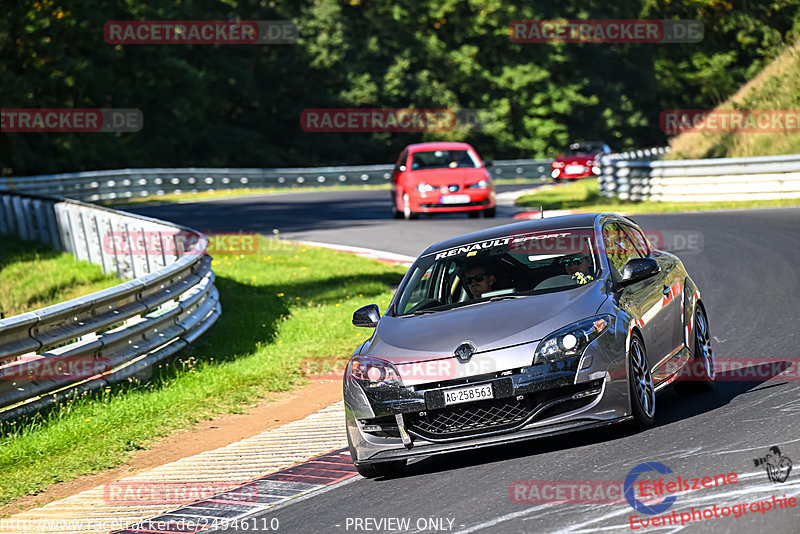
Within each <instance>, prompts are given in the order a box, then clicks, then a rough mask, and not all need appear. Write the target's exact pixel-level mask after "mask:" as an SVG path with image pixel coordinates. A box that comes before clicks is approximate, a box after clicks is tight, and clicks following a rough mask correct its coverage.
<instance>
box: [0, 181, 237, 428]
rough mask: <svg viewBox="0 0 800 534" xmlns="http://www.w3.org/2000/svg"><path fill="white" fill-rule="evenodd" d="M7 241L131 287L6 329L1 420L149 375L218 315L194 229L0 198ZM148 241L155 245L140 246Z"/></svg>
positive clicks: (1, 339) (202, 240)
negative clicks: (63, 256) (39, 245)
mask: <svg viewBox="0 0 800 534" xmlns="http://www.w3.org/2000/svg"><path fill="white" fill-rule="evenodd" d="M0 233H1V234H16V235H18V236H20V237H21V238H23V239H35V240H39V241H44V242H47V243H50V244H51V245H52V246H53V247H54V248H56V249H60V250H66V251H69V252H71V253H73V254H74V255H75V256H76V257H78V258H79V259H85V260H88V261H90V262H92V263H96V264H99V265H101V266H102V268H103V270H104V271H105V272H107V273H115V274H116V275H118V276H119V277H121V278H132V279H130V280H128V281H126V282H123V283H121V284H119V285H116V286H114V287H111V288H108V289H104V290H102V291H98V292H96V293H92V294H90V295H86V296H83V297H79V298H76V299H73V300H70V301H67V302H62V303H59V304H55V305H53V306H48V307H46V308H42V309H39V310H35V311H32V312H28V313H23V314H21V315H16V316H13V317H8V318H5V319H2V320H0V420H3V419H11V418H13V417H16V416H18V415H20V414H22V413H26V412H29V411H32V410H36V409H39V408H41V407H43V406H46V405H48V404H50V403H53V402H56V401H57V400H60V399H63V398H64V397H65V396H66V395H69V394H74V393H76V392H82V391H87V390H92V389H97V388H100V387H104V386H106V385H107V384H110V383H113V382H117V381H120V380H126V379H128V378H130V377H133V376H140V375H141V374H142V373H147V372H148V368H149V367H150V366H152V365H153V364H154V363H156V362H158V361H161V360H163V359H164V358H166V357H168V356H170V355H172V354H175V353H176V352H177V351H179V350H180V349H182V348H184V347H186V346H187V345H188V344H189V343H191V342H192V341H194V340H195V339H196V338H197V337H198V336H200V335H201V334H202V333H203V332H205V331H206V330H207V329H208V328H209V327H210V326H211V325H212V324H213V323H214V322H215V321H216V320H217V318H218V317H219V315H220V311H221V310H220V304H219V295H218V293H217V289H216V288H215V287H214V273H213V271H212V270H211V258H210V257H209V256H208V255H206V254H205V250H206V246H207V244H208V239H207V238H206V237H205V236H203V235H202V234H200V233H199V232H196V231H194V230H191V229H190V228H184V227H180V226H176V225H172V224H168V223H165V222H162V221H158V220H155V219H150V218H147V217H141V216H137V215H131V214H127V213H122V212H119V211H115V210H110V209H106V208H101V207H97V206H93V205H91V204H85V203H83V202H79V201H75V200H67V199H56V198H48V197H34V196H29V195H20V194H2V193H0ZM145 236H147V237H148V238H149V240H150V241H149V243H148V245H147V246H135V245H136V244H137V241H138V242H139V243H138V244H139V245H141V244H142V243H141V240H143V239H144V238H145ZM110 237H114V239H111V238H110ZM156 237H157V238H156ZM87 369H88V372H87Z"/></svg>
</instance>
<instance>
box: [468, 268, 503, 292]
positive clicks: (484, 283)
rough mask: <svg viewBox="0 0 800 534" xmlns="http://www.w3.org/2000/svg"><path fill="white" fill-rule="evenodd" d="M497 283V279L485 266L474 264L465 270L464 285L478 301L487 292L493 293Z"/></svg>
mask: <svg viewBox="0 0 800 534" xmlns="http://www.w3.org/2000/svg"><path fill="white" fill-rule="evenodd" d="M495 282H497V277H496V276H495V275H493V274H491V271H490V269H489V268H488V266H487V265H485V264H482V263H477V264H472V265H469V266H467V268H466V269H465V270H464V285H465V286H466V287H468V288H469V292H470V293H472V296H473V297H474V298H476V299H479V298H481V297H482V296H483V294H484V293H486V292H487V291H491V290H492V289H493V286H494V284H495Z"/></svg>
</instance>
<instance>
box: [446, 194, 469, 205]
mask: <svg viewBox="0 0 800 534" xmlns="http://www.w3.org/2000/svg"><path fill="white" fill-rule="evenodd" d="M467 202H469V195H442V196H441V197H440V198H439V203H440V204H466V203H467Z"/></svg>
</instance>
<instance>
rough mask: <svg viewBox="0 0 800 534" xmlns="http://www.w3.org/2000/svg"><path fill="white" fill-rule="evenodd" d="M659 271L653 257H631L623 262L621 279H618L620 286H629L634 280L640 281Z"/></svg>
mask: <svg viewBox="0 0 800 534" xmlns="http://www.w3.org/2000/svg"><path fill="white" fill-rule="evenodd" d="M659 271H661V268H660V267H659V266H658V263H656V260H654V259H653V258H633V259H632V260H630V261H629V262H628V263H626V264H625V268H624V269H623V270H622V280H620V281H619V284H620V285H621V286H629V285H631V284H635V283H636V282H641V281H642V280H645V279H647V278H650V277H651V276H654V275H656V274H658V273H659Z"/></svg>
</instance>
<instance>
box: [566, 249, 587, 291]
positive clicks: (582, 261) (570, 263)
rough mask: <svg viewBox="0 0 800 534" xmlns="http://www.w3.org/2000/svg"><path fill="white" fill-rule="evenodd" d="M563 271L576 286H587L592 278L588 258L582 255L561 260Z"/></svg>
mask: <svg viewBox="0 0 800 534" xmlns="http://www.w3.org/2000/svg"><path fill="white" fill-rule="evenodd" d="M563 263H564V270H565V271H566V272H567V274H568V275H569V276H571V277H572V279H573V280H575V281H576V282H578V284H580V285H583V284H588V283H589V282H591V281H592V280H594V277H593V276H592V271H591V266H590V265H589V261H588V258H587V257H586V256H583V255H577V256H572V257H569V258H566V259H564V260H563Z"/></svg>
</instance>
